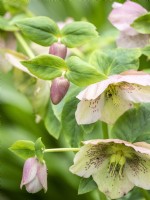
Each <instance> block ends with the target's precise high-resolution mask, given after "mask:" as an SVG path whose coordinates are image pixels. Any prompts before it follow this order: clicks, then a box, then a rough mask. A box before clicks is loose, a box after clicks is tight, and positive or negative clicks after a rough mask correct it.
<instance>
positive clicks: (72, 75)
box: [66, 56, 106, 86]
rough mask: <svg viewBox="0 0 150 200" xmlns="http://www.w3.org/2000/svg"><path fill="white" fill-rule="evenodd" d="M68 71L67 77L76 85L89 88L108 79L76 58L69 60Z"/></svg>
mask: <svg viewBox="0 0 150 200" xmlns="http://www.w3.org/2000/svg"><path fill="white" fill-rule="evenodd" d="M67 65H68V69H69V70H68V71H67V73H66V77H67V78H68V79H69V80H70V81H71V82H72V83H74V84H75V85H78V86H87V85H90V84H92V83H96V82H98V81H101V80H103V79H105V78H106V76H105V75H103V74H101V73H100V72H98V70H97V69H96V68H94V66H92V65H90V64H88V63H86V62H85V61H83V60H81V59H80V58H78V57H76V56H72V57H70V58H69V59H68V60H67Z"/></svg>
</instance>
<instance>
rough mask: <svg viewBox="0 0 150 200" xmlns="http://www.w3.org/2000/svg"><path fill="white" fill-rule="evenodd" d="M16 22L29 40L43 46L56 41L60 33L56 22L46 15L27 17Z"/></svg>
mask: <svg viewBox="0 0 150 200" xmlns="http://www.w3.org/2000/svg"><path fill="white" fill-rule="evenodd" d="M16 24H17V26H18V27H19V28H20V29H21V31H22V32H23V33H24V34H25V35H26V36H27V37H28V38H29V39H30V40H32V41H33V42H35V43H37V44H40V45H43V46H50V45H51V44H53V43H54V42H57V40H58V38H57V37H58V36H59V34H60V33H59V28H58V26H57V24H56V23H55V22H54V21H53V20H51V19H50V18H48V17H33V18H27V19H24V20H21V21H19V22H17V23H16Z"/></svg>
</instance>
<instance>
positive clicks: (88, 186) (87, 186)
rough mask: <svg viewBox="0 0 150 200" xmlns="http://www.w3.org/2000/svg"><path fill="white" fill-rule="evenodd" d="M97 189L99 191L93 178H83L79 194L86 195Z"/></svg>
mask: <svg viewBox="0 0 150 200" xmlns="http://www.w3.org/2000/svg"><path fill="white" fill-rule="evenodd" d="M95 189H97V185H96V183H95V182H94V180H93V178H92V177H90V178H82V179H81V181H80V184H79V188H78V194H85V193H87V192H91V191H92V190H95Z"/></svg>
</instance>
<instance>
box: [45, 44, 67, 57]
mask: <svg viewBox="0 0 150 200" xmlns="http://www.w3.org/2000/svg"><path fill="white" fill-rule="evenodd" d="M49 54H52V55H55V56H59V57H61V58H63V59H65V58H66V55H67V47H66V46H65V45H64V44H61V43H54V44H52V45H51V46H50V48H49Z"/></svg>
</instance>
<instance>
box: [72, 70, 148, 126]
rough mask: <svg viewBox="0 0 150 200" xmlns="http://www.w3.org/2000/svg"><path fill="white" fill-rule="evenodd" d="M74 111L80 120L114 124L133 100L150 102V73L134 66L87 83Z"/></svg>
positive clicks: (135, 101) (83, 122)
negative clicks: (106, 77) (101, 79)
mask: <svg viewBox="0 0 150 200" xmlns="http://www.w3.org/2000/svg"><path fill="white" fill-rule="evenodd" d="M77 98H78V99H80V100H81V101H80V102H79V103H78V106H77V110H76V113H75V116H76V120H77V123H78V124H91V123H94V122H96V121H98V120H102V121H104V122H106V123H109V124H113V123H114V122H115V121H116V120H117V118H118V117H120V116H121V115H122V114H123V113H124V112H125V111H127V110H128V109H130V108H132V107H133V103H140V102H150V75H149V74H145V73H144V72H138V71H134V70H131V71H130V70H129V71H126V72H124V73H122V74H118V75H112V76H109V77H108V79H106V80H103V81H101V82H98V83H95V84H92V85H90V86H88V87H87V88H86V89H85V90H83V91H82V92H80V93H79V94H78V96H77Z"/></svg>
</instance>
